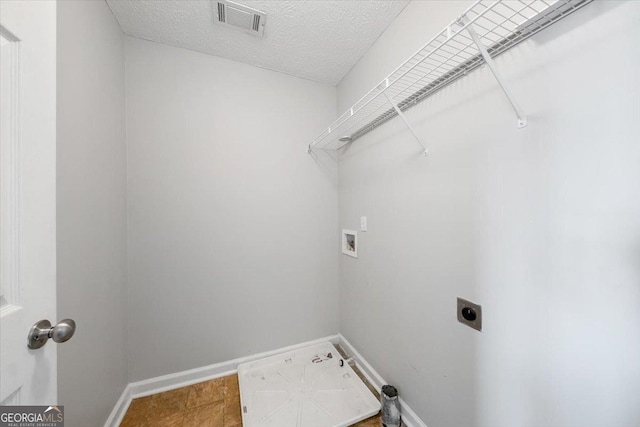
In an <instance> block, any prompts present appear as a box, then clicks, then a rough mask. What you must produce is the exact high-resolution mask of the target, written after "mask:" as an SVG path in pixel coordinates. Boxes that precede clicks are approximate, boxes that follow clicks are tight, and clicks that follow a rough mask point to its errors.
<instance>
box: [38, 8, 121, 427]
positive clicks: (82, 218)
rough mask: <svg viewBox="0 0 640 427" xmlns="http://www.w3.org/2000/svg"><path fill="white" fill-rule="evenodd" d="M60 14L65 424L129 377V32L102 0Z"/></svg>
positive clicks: (100, 404)
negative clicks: (69, 330)
mask: <svg viewBox="0 0 640 427" xmlns="http://www.w3.org/2000/svg"><path fill="white" fill-rule="evenodd" d="M57 13H58V58H57V61H58V66H57V73H58V81H57V86H58V87H57V91H58V101H57V103H58V105H57V109H58V111H57V112H58V118H57V140H58V141H57V170H58V172H57V193H58V194H57V229H58V236H57V251H58V265H57V268H58V278H57V280H58V316H59V317H60V318H64V317H71V318H73V319H75V320H76V322H77V324H78V330H77V332H76V335H75V336H74V337H73V339H72V340H71V341H69V342H68V343H65V344H63V345H58V373H59V375H58V390H59V403H60V404H62V405H65V413H66V415H67V417H66V425H67V426H69V427H74V426H77V427H87V426H98V425H102V424H104V421H105V420H106V418H107V416H108V415H109V413H110V412H111V409H112V408H113V406H114V405H115V403H116V401H117V399H118V398H119V397H120V394H121V393H122V391H123V389H124V387H125V386H126V384H127V361H126V357H127V352H126V319H127V313H126V307H127V305H126V288H125V279H126V148H125V115H124V111H125V103H124V102H125V97H124V37H123V34H122V32H121V30H120V27H119V26H118V23H117V22H116V21H115V19H114V17H113V16H112V14H111V11H110V10H109V7H108V6H107V4H106V3H105V2H101V1H60V2H58V3H57ZM50 320H56V319H50ZM49 345H52V344H49Z"/></svg>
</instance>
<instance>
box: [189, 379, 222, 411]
mask: <svg viewBox="0 0 640 427" xmlns="http://www.w3.org/2000/svg"><path fill="white" fill-rule="evenodd" d="M189 389H190V390H189V398H188V399H187V409H191V408H195V407H196V406H200V405H206V404H208V403H213V402H218V401H221V400H223V399H224V378H216V379H215V380H211V381H205V382H203V383H198V384H194V385H192V386H191V387H189Z"/></svg>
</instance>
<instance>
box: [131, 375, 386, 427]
mask: <svg viewBox="0 0 640 427" xmlns="http://www.w3.org/2000/svg"><path fill="white" fill-rule="evenodd" d="M356 373H357V374H358V375H359V376H360V377H361V378H362V374H361V373H360V372H358V371H357V369H356ZM365 384H367V386H368V387H369V388H370V390H371V391H372V393H374V394H375V395H377V393H376V391H375V390H373V387H371V386H370V385H369V384H368V383H367V382H366V381H365ZM381 425H382V422H381V421H380V416H379V415H376V416H374V417H371V418H369V419H366V420H364V421H361V422H359V423H358V424H356V426H358V427H380V426H381ZM120 426H121V427H241V426H242V414H241V413H240V392H239V389H238V376H237V375H231V376H228V377H223V378H217V379H215V380H211V381H205V382H202V383H198V384H194V385H192V386H189V387H183V388H179V389H176V390H171V391H167V392H164V393H159V394H154V395H152V396H148V397H141V398H138V399H134V400H133V402H131V405H130V406H129V409H128V410H127V413H126V414H125V417H124V419H123V420H122V423H121V424H120Z"/></svg>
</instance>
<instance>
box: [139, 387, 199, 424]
mask: <svg viewBox="0 0 640 427" xmlns="http://www.w3.org/2000/svg"><path fill="white" fill-rule="evenodd" d="M188 395H189V387H182V388H179V389H176V390H171V391H165V392H164V393H158V394H154V395H153V396H151V404H150V405H149V409H148V410H149V416H150V417H153V418H154V419H162V418H167V417H169V416H172V415H174V414H178V413H180V412H183V411H184V410H185V409H186V406H187V396H188Z"/></svg>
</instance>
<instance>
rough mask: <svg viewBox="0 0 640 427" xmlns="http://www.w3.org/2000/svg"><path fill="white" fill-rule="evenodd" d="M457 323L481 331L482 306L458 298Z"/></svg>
mask: <svg viewBox="0 0 640 427" xmlns="http://www.w3.org/2000/svg"><path fill="white" fill-rule="evenodd" d="M458 322H460V323H462V324H464V325H467V326H468V327H470V328H473V329H475V330H477V331H482V306H481V305H478V304H476V303H473V302H471V301H467V300H466V299H462V298H460V297H458Z"/></svg>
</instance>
